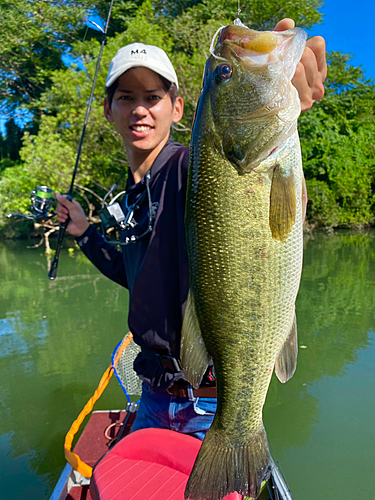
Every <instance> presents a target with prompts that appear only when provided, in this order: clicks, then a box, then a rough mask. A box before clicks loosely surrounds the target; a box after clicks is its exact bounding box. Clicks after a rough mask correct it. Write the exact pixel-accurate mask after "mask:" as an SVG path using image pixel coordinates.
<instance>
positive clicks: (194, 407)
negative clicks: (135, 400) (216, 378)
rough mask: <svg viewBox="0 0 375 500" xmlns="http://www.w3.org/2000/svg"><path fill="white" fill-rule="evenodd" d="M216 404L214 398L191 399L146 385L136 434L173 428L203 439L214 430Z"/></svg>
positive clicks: (136, 422)
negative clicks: (156, 429) (147, 430)
mask: <svg viewBox="0 0 375 500" xmlns="http://www.w3.org/2000/svg"><path fill="white" fill-rule="evenodd" d="M216 406H217V402H216V399H215V398H194V401H190V400H189V399H188V398H182V397H180V396H174V395H172V394H168V393H167V392H158V391H155V390H154V389H153V388H152V387H150V386H148V385H147V384H146V383H144V382H143V384H142V396H141V402H140V404H139V408H138V411H137V416H136V418H135V421H134V424H133V431H137V430H139V429H147V428H150V427H153V428H158V429H170V430H172V431H177V432H182V433H183V434H189V435H190V436H193V437H196V438H198V439H201V440H203V439H204V436H205V435H206V432H207V431H208V429H209V428H210V427H211V424H212V421H213V419H214V416H215V412H216Z"/></svg>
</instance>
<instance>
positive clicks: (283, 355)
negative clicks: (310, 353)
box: [275, 313, 298, 384]
mask: <svg viewBox="0 0 375 500" xmlns="http://www.w3.org/2000/svg"><path fill="white" fill-rule="evenodd" d="M297 355H298V342H297V320H296V313H294V320H293V324H292V328H291V329H290V333H289V335H288V338H287V339H286V341H285V342H284V345H283V346H282V348H281V350H280V352H279V354H278V355H277V358H276V362H275V373H276V376H277V378H278V379H279V380H280V382H282V383H283V384H284V383H285V382H287V381H288V380H289V379H291V378H292V377H293V375H294V372H295V371H296V367H297Z"/></svg>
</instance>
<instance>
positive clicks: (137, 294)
mask: <svg viewBox="0 0 375 500" xmlns="http://www.w3.org/2000/svg"><path fill="white" fill-rule="evenodd" d="M293 27H294V22H293V21H292V20H290V19H284V20H283V21H281V22H280V23H278V25H277V26H276V28H275V29H276V30H279V31H284V30H286V29H291V28H293ZM325 76H326V62H325V45H324V40H323V39H322V38H320V37H315V38H312V39H311V40H309V41H308V42H307V47H306V50H305V52H304V54H303V57H302V59H301V62H300V63H299V65H298V67H297V71H296V74H295V76H294V79H293V84H294V85H295V87H296V88H297V90H298V92H299V95H300V99H301V108H302V111H306V110H308V109H309V108H310V107H311V106H312V104H313V102H314V101H316V100H319V99H321V97H322V96H323V93H324V88H323V81H324V79H325ZM177 90H178V80H177V75H176V73H175V71H174V68H173V66H172V64H171V62H170V60H169V59H168V57H167V55H166V54H165V52H164V51H162V50H161V49H159V48H158V47H154V46H149V45H143V44H131V45H128V46H126V47H123V48H122V49H120V50H119V51H118V52H117V54H116V55H115V57H114V58H113V60H112V62H111V65H110V68H109V72H108V77H107V82H106V93H107V97H106V99H105V102H104V114H105V117H106V119H107V120H108V121H109V122H111V123H114V124H115V126H116V128H117V130H118V131H119V133H120V135H121V137H122V139H123V144H124V148H125V150H126V153H127V157H128V162H129V175H128V183H127V189H126V195H125V196H124V199H123V201H122V208H123V210H124V212H125V213H126V215H127V216H128V217H129V221H130V223H131V224H130V226H129V229H128V230H127V231H124V234H123V246H122V247H121V248H122V252H119V251H118V250H116V248H115V247H114V246H111V245H109V244H108V243H106V242H105V241H104V240H103V238H102V236H101V235H100V234H99V233H98V231H97V230H96V228H95V227H94V226H90V225H89V223H88V222H87V219H86V216H85V214H84V212H83V209H82V207H81V206H80V205H79V204H78V203H77V202H76V201H72V202H70V201H69V200H67V198H66V197H65V196H61V195H58V201H59V205H58V220H59V222H65V221H66V220H67V217H68V216H69V218H70V220H69V224H68V227H67V230H68V232H69V233H70V234H72V235H74V236H75V237H76V238H77V241H78V244H79V246H80V247H81V249H82V251H83V252H84V253H85V255H86V256H87V257H88V258H89V259H90V260H91V262H93V264H94V265H95V266H96V267H97V268H98V269H99V270H100V271H101V272H102V273H103V274H104V275H106V276H107V277H109V278H110V279H112V280H113V281H116V282H117V283H119V284H120V285H122V286H125V287H127V288H128V289H129V293H130V302H129V304H130V306H129V317H128V323H129V327H130V330H131V331H132V333H133V335H134V340H135V341H136V342H137V343H138V344H139V345H140V346H141V348H142V351H141V353H140V354H139V355H138V357H137V358H136V360H135V363H134V369H135V371H136V372H137V373H138V375H139V376H140V378H141V379H142V380H143V391H142V397H141V403H140V407H139V410H138V412H137V417H136V420H135V423H134V427H133V429H134V430H137V429H141V428H146V427H161V428H168V429H172V430H176V431H180V432H184V433H188V434H190V435H193V436H195V437H197V438H200V439H203V438H204V435H205V433H206V431H207V430H208V428H209V427H210V425H211V423H212V419H213V417H214V414H215V410H216V398H215V396H216V393H215V382H214V374H213V370H212V367H209V369H208V371H207V373H206V375H205V377H204V379H203V381H202V385H201V387H200V388H199V389H197V390H193V389H192V388H191V386H190V385H189V384H188V383H187V382H186V380H185V378H184V373H183V371H182V370H181V369H180V366H179V351H180V335H181V327H182V320H183V315H184V307H185V302H186V298H187V292H188V286H189V269H188V259H187V251H186V241H185V230H184V208H185V197H186V185H187V167H188V161H189V149H188V148H187V147H183V146H181V145H180V144H177V143H174V142H172V141H171V140H170V139H169V135H170V128H171V125H172V123H173V122H174V123H177V122H178V121H179V120H181V118H182V115H183V101H182V99H181V97H179V96H178V95H177ZM151 227H152V230H151Z"/></svg>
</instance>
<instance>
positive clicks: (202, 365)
mask: <svg viewBox="0 0 375 500" xmlns="http://www.w3.org/2000/svg"><path fill="white" fill-rule="evenodd" d="M180 358H181V364H182V368H183V370H184V372H185V376H186V379H187V380H188V381H189V382H190V384H191V385H192V386H193V387H194V388H195V389H197V388H198V387H199V385H200V383H201V381H202V378H203V376H204V374H205V373H206V370H207V367H208V364H209V362H210V361H211V356H210V355H209V354H208V352H207V349H206V346H205V344H204V341H203V338H202V334H201V329H200V326H199V321H198V317H197V313H196V310H195V301H194V294H193V292H192V291H191V290H189V293H188V298H187V303H186V309H185V316H184V321H183V324H182V332H181V351H180Z"/></svg>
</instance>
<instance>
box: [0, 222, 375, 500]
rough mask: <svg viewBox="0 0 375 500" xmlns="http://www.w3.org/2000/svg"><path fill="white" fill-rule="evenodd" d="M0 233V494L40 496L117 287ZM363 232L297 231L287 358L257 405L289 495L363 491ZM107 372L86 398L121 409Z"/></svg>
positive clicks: (366, 422)
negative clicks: (99, 392)
mask: <svg viewBox="0 0 375 500" xmlns="http://www.w3.org/2000/svg"><path fill="white" fill-rule="evenodd" d="M27 244H29V243H27V242H24V241H23V242H1V243H0V282H1V286H0V374H1V377H0V485H1V488H0V499H1V500H21V499H22V500H23V499H25V498H28V499H35V500H44V499H48V498H49V495H50V494H51V491H52V490H53V487H54V484H55V483H56V481H57V479H58V476H59V474H60V472H61V470H62V469H63V467H64V463H65V462H64V456H63V441H64V436H65V434H66V432H67V430H68V429H69V427H70V425H71V423H72V421H73V420H74V419H75V418H76V416H77V415H78V413H79V412H80V411H81V409H82V408H83V406H84V405H85V403H86V402H87V400H88V398H89V397H90V396H91V395H92V393H93V391H94V390H95V389H96V386H97V383H98V381H99V379H100V377H101V375H102V374H103V372H104V370H105V369H106V368H107V366H108V365H109V363H110V356H111V353H112V351H113V349H114V347H115V345H116V344H117V343H118V342H119V341H120V340H121V338H122V337H123V335H124V334H125V333H126V331H127V324H126V310H127V305H128V295H127V291H126V290H124V289H122V288H121V287H119V286H118V285H116V284H114V283H111V282H110V281H109V280H107V279H106V278H104V277H102V276H101V275H100V274H99V272H97V271H96V270H95V268H94V267H93V266H92V265H91V264H90V263H89V262H88V261H87V260H86V258H85V257H84V256H82V255H81V254H80V253H79V251H78V250H77V251H76V252H75V256H74V258H70V257H69V255H68V252H67V251H64V252H63V253H62V256H61V259H60V261H61V262H60V266H59V279H57V280H56V281H53V282H51V281H49V280H48V279H47V272H48V262H47V259H46V257H45V256H44V254H43V250H42V249H41V248H34V249H31V248H27ZM374 257H375V233H374V232H372V231H371V232H368V233H359V234H355V233H349V232H341V233H338V234H335V235H329V236H328V235H325V234H320V233H317V234H315V235H313V236H310V237H306V238H305V257H304V270H303V276H302V283H301V289H300V293H299V296H298V300H297V323H298V335H299V346H300V350H299V359H298V368H297V371H296V374H295V376H294V377H293V379H292V380H290V381H289V382H288V383H287V384H285V385H283V384H280V382H278V381H277V380H276V379H275V378H274V379H273V380H272V383H271V387H270V390H269V393H268V397H267V402H266V406H265V411H264V417H265V418H264V420H265V426H266V429H267V433H268V437H269V441H270V446H271V450H272V454H273V456H274V458H275V460H276V461H277V462H278V463H279V465H280V467H281V470H282V471H283V474H284V476H285V478H286V480H287V483H288V485H289V487H290V489H291V491H292V495H293V499H294V500H317V499H318V500H332V499H333V498H335V499H336V498H339V499H340V500H349V499H350V500H351V499H352V498H353V496H354V497H355V498H359V499H362V500H369V499H371V498H374V493H373V486H372V484H371V477H372V470H373V462H374V460H373V452H374V448H375V446H374V444H373V443H375V440H374V437H375V423H374V419H373V415H374V412H375V398H374V391H375V342H374V339H375V333H374V332H375V317H374V311H375V308H374V305H375V304H374V303H375V265H374ZM124 406H125V400H124V396H123V394H122V391H121V389H119V388H118V386H117V383H116V382H115V381H112V382H111V384H110V386H109V387H108V389H107V390H106V391H105V393H104V395H103V396H102V399H101V400H99V402H98V403H97V406H96V408H98V409H99V408H122V407H124Z"/></svg>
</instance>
